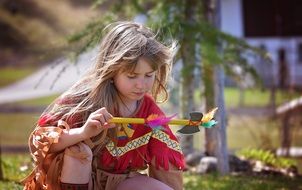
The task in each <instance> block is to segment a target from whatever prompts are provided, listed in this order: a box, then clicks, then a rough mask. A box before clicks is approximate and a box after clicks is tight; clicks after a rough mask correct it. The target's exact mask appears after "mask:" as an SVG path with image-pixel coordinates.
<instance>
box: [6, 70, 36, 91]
mask: <svg viewBox="0 0 302 190" xmlns="http://www.w3.org/2000/svg"><path fill="white" fill-rule="evenodd" d="M35 70H36V69H35V68H33V67H22V68H15V67H4V68H0V76H1V77H0V87H4V86H6V85H9V84H12V83H14V82H16V81H18V80H20V79H23V78H25V77H26V76H28V75H30V74H31V73H33V72H34V71H35Z"/></svg>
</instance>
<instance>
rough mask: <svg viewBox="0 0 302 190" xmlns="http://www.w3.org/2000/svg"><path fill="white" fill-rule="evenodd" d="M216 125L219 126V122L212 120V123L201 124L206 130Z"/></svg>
mask: <svg viewBox="0 0 302 190" xmlns="http://www.w3.org/2000/svg"><path fill="white" fill-rule="evenodd" d="M216 124H217V121H215V120H211V121H208V122H205V123H203V124H201V126H203V127H204V128H211V127H213V126H214V125H216Z"/></svg>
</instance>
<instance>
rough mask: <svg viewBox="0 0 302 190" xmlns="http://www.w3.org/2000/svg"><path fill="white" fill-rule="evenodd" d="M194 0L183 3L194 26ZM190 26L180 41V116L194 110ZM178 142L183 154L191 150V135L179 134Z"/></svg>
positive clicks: (194, 61)
mask: <svg viewBox="0 0 302 190" xmlns="http://www.w3.org/2000/svg"><path fill="white" fill-rule="evenodd" d="M195 1H196V0H187V1H186V4H185V22H186V23H188V24H189V26H194V23H195V18H194V15H195V13H196V10H195V6H194V5H196V2H195ZM190 32H191V31H190V27H188V28H185V31H184V37H183V40H182V42H181V49H180V51H181V58H182V62H183V69H182V73H181V74H182V75H181V85H180V99H181V101H180V109H181V110H180V113H181V117H188V115H189V113H190V112H191V111H193V110H194V107H193V105H194V98H193V95H194V68H195V63H196V58H195V57H196V56H195V44H196V43H195V41H194V36H192V34H191V33H190ZM180 144H181V147H182V151H183V153H184V155H187V154H188V153H190V152H192V151H193V136H192V135H188V136H181V137H180Z"/></svg>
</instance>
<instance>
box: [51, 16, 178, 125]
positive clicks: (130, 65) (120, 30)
mask: <svg viewBox="0 0 302 190" xmlns="http://www.w3.org/2000/svg"><path fill="white" fill-rule="evenodd" d="M108 30H109V32H108V33H107V34H106V35H105V36H104V37H103V39H102V41H101V44H100V47H99V53H98V57H97V61H96V64H95V65H94V67H92V68H91V69H90V70H89V72H87V73H86V74H85V75H84V76H83V78H82V79H81V80H80V81H78V82H77V83H76V84H75V85H73V86H72V87H71V88H70V89H69V90H67V91H66V92H65V93H64V94H62V95H61V97H60V98H59V99H60V100H63V101H62V102H61V103H60V106H55V104H53V105H52V107H50V109H48V111H50V112H52V114H54V115H57V116H59V117H60V118H62V119H65V120H68V119H70V118H72V117H74V116H80V117H81V118H82V119H83V120H82V121H85V120H86V119H87V118H88V116H89V114H90V113H91V112H93V111H95V110H97V109H99V108H101V107H106V108H107V110H108V111H109V112H110V113H111V114H112V115H117V114H118V108H119V105H118V104H119V101H118V98H119V96H118V92H117V90H116V88H115V86H114V84H113V83H112V79H113V77H114V76H115V75H117V74H118V73H119V72H125V71H131V70H134V68H135V66H136V64H137V62H138V59H139V58H143V59H144V60H146V61H147V63H148V64H150V66H151V67H152V68H153V69H154V70H155V71H156V72H155V73H156V74H155V81H154V85H153V87H152V90H151V92H150V94H151V95H152V96H153V98H154V99H155V100H156V101H166V100H167V98H168V93H167V89H166V85H167V80H168V77H169V74H170V71H171V65H172V60H173V54H174V51H175V46H174V45H173V44H172V45H170V46H165V45H163V44H162V43H160V42H159V41H157V40H156V35H155V34H154V33H153V32H152V31H151V30H150V29H149V28H147V27H145V26H143V25H141V24H138V23H134V22H117V23H114V24H110V25H109V26H107V27H106V28H105V29H104V31H108Z"/></svg>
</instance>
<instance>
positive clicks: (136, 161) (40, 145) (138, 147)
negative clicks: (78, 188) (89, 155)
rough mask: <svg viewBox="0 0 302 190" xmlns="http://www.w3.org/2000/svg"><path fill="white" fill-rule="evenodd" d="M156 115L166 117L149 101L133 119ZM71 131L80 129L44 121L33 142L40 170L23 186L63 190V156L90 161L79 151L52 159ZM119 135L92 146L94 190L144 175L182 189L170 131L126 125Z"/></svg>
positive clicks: (175, 143) (180, 162)
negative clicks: (54, 145)
mask: <svg viewBox="0 0 302 190" xmlns="http://www.w3.org/2000/svg"><path fill="white" fill-rule="evenodd" d="M152 114H154V115H158V116H163V115H164V113H163V112H162V111H161V110H160V108H159V107H158V106H157V105H156V103H155V102H154V100H153V99H152V98H151V97H150V96H148V95H146V96H144V98H143V99H142V100H141V101H140V104H139V107H138V109H137V112H136V113H135V114H134V115H133V117H137V118H148V116H150V115H152ZM50 118H51V119H50ZM69 126H71V127H79V126H73V125H72V123H70V122H68V121H66V122H65V121H61V120H60V119H59V118H53V117H51V116H42V117H41V118H40V120H39V123H38V126H37V127H36V129H35V130H34V131H33V133H32V134H31V136H30V142H29V144H30V150H31V153H32V156H33V158H34V161H35V165H36V167H35V169H34V171H33V172H32V173H31V174H30V175H29V176H28V177H27V178H26V179H25V180H24V183H25V189H27V190H32V189H34V190H38V189H51V190H59V189H60V187H59V182H60V171H61V168H62V158H63V155H64V153H65V154H66V153H67V154H69V155H74V156H75V157H77V158H79V159H82V160H83V161H85V155H82V154H81V151H80V149H79V151H78V152H74V151H66V150H65V151H62V152H57V153H52V154H49V153H48V150H49V147H50V146H51V144H52V143H57V142H58V139H59V137H60V134H61V133H62V130H66V128H67V130H68V127H69ZM117 131H118V132H117V138H116V139H110V138H109V137H106V138H105V140H103V141H102V142H100V143H99V144H98V145H96V146H94V147H93V146H92V145H91V144H89V141H87V144H88V145H89V146H90V147H91V148H92V151H93V155H94V157H93V161H92V165H93V166H92V168H93V171H92V174H91V182H90V183H91V184H92V185H91V186H92V189H94V190H113V189H115V188H116V187H117V185H118V184H119V183H120V182H122V181H123V180H125V179H127V178H131V177H133V176H136V175H142V174H140V173H139V171H141V170H145V171H147V173H148V175H149V176H150V177H153V178H155V179H158V180H160V181H161V182H163V183H165V184H167V185H169V186H170V187H171V188H173V189H175V190H181V189H183V187H182V169H183V168H184V159H183V154H182V152H181V148H180V145H179V143H178V141H177V139H176V137H175V136H174V134H173V133H172V131H171V130H170V128H169V127H168V126H167V125H165V126H160V127H159V128H158V129H153V128H151V127H149V126H147V125H144V124H123V125H120V126H118V128H117ZM79 146H80V143H79ZM67 150H68V148H67ZM146 169H148V170H146Z"/></svg>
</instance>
